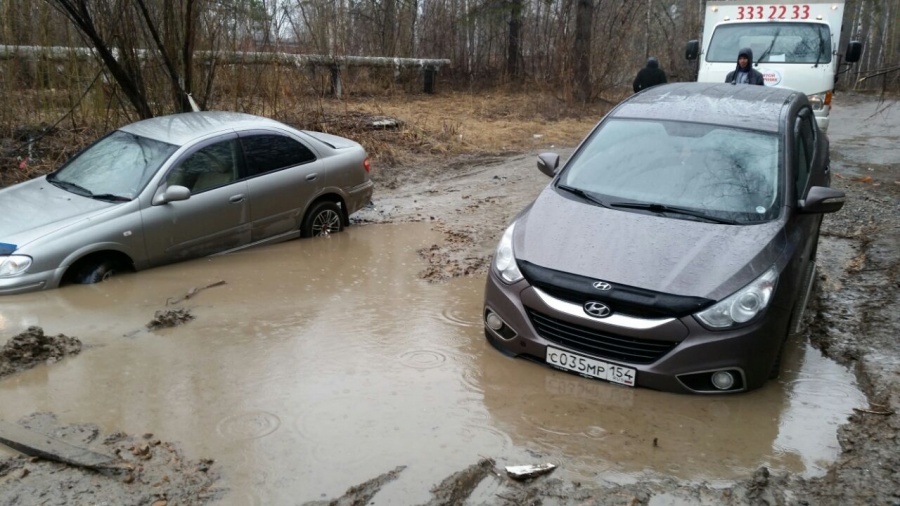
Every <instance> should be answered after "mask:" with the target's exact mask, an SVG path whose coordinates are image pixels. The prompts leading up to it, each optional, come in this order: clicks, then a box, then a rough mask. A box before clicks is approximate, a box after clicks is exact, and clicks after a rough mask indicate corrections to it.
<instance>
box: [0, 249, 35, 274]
mask: <svg viewBox="0 0 900 506" xmlns="http://www.w3.org/2000/svg"><path fill="white" fill-rule="evenodd" d="M29 267H31V257H27V256H25V255H8V256H0V278H11V277H13V276H18V275H19V274H23V273H24V272H25V271H27V270H28V268H29Z"/></svg>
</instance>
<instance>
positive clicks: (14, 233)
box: [0, 177, 114, 248]
mask: <svg viewBox="0 0 900 506" xmlns="http://www.w3.org/2000/svg"><path fill="white" fill-rule="evenodd" d="M113 205H114V204H110V203H108V202H103V201H100V200H94V199H89V198H85V197H81V196H79V195H75V194H72V193H69V192H67V191H65V190H61V189H59V188H57V187H55V186H53V185H52V184H50V183H48V182H47V179H46V177H40V178H37V179H33V180H31V181H26V182H24V183H20V184H17V185H13V186H11V187H9V188H5V189H3V190H0V243H7V244H13V245H16V246H18V247H20V248H21V247H22V246H24V245H25V244H28V243H29V242H31V241H33V240H35V239H38V238H40V237H42V236H44V235H46V234H49V233H51V232H53V231H55V230H59V229H61V228H64V227H66V226H68V225H71V224H72V223H75V222H78V221H81V220H83V219H85V218H86V217H89V216H91V215H92V214H94V213H97V212H98V211H101V210H104V209H108V208H110V207H111V206H113Z"/></svg>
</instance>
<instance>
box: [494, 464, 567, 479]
mask: <svg viewBox="0 0 900 506" xmlns="http://www.w3.org/2000/svg"><path fill="white" fill-rule="evenodd" d="M554 469H556V465H554V464H551V463H549V462H548V463H546V464H538V465H535V466H506V474H508V475H509V477H510V478H512V479H514V480H527V479H529V478H534V477H535V476H540V475H542V474H547V473H549V472H551V471H553V470H554Z"/></svg>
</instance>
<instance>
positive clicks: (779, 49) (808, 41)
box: [706, 22, 831, 64]
mask: <svg viewBox="0 0 900 506" xmlns="http://www.w3.org/2000/svg"><path fill="white" fill-rule="evenodd" d="M743 47H749V48H750V49H752V50H753V58H754V59H755V60H756V61H754V63H812V64H815V63H830V62H831V35H829V31H828V25H825V24H821V23H781V22H779V23H742V24H736V25H721V26H718V27H716V31H715V32H714V33H713V36H712V40H711V41H710V42H709V50H708V51H707V52H706V61H708V62H726V63H736V62H737V54H738V51H739V50H740V49H741V48H743Z"/></svg>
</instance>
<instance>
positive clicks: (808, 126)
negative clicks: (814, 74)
mask: <svg viewBox="0 0 900 506" xmlns="http://www.w3.org/2000/svg"><path fill="white" fill-rule="evenodd" d="M803 112H804V113H805V112H807V111H803ZM812 121H813V119H812V115H811V114H803V113H801V114H800V116H798V117H797V122H796V126H795V127H794V153H795V155H794V156H795V159H794V161H795V166H796V167H797V179H796V181H795V183H796V193H797V194H796V195H795V197H796V198H797V199H801V198H803V195H805V194H806V185H807V183H808V182H809V174H810V170H811V167H812V163H813V154H814V152H815V151H814V149H815V128H814V127H813V125H812V123H811V122H812Z"/></svg>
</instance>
